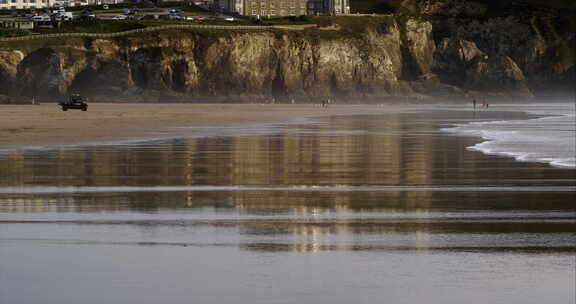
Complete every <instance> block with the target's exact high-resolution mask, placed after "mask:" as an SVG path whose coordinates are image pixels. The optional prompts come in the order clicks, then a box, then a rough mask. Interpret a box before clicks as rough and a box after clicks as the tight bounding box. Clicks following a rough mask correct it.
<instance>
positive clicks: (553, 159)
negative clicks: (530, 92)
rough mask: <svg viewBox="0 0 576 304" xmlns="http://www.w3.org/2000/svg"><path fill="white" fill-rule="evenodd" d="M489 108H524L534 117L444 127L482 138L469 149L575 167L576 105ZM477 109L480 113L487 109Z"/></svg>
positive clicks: (529, 160)
mask: <svg viewBox="0 0 576 304" xmlns="http://www.w3.org/2000/svg"><path fill="white" fill-rule="evenodd" d="M489 110H490V111H495V110H496V111H498V110H505V111H525V112H527V113H529V114H531V115H534V116H535V117H534V118H532V119H528V120H498V121H473V122H469V123H463V124H457V125H456V126H455V127H451V128H444V129H443V130H444V131H448V132H455V133H458V134H466V135H474V136H480V137H482V138H483V139H485V141H483V142H481V143H478V144H475V145H473V146H470V147H468V149H469V150H475V151H480V152H483V153H486V154H494V155H504V156H511V157H514V158H515V159H516V160H518V161H526V162H542V163H548V164H550V165H552V166H556V167H568V168H574V167H576V115H575V104H573V103H572V104H570V103H554V104H526V105H518V104H507V105H498V106H496V107H494V106H493V107H492V108H490V109H489ZM476 111H478V112H479V116H480V115H481V114H482V113H481V112H482V111H488V109H477V110H476Z"/></svg>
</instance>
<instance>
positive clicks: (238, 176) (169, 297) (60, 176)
mask: <svg viewBox="0 0 576 304" xmlns="http://www.w3.org/2000/svg"><path fill="white" fill-rule="evenodd" d="M527 118H533V117H529V116H528V115H526V114H522V113H512V112H496V111H494V112H490V113H489V112H485V113H471V112H469V111H466V112H465V111H455V110H452V111H437V112H433V113H404V114H390V115H384V116H354V117H333V118H329V119H318V120H313V121H301V122H296V123H294V122H292V123H285V124H283V123H279V124H266V125H255V126H252V127H246V126H244V127H242V128H238V129H237V130H236V131H237V132H229V133H227V134H226V135H220V136H215V135H213V134H211V133H210V132H212V131H213V130H209V132H208V131H207V134H206V135H210V136H206V137H198V136H196V137H194V138H188V139H186V138H180V139H170V140H158V141H153V142H139V143H130V144H115V145H101V146H85V147H67V148H61V149H36V150H21V151H14V152H9V153H4V154H0V303H2V304H4V303H105V302H109V303H132V302H138V303H160V302H165V303H352V302H355V303H356V302H357V303H375V302H390V303H417V302H431V303H462V302H466V303H523V304H525V303H573V302H574V301H575V300H576V296H575V292H576V291H575V288H574V286H575V284H576V278H575V271H574V267H575V266H576V261H575V253H576V225H575V224H576V214H575V209H574V208H575V205H574V203H573V201H574V200H575V199H576V188H575V185H576V170H575V169H570V168H557V167H552V166H549V165H547V164H544V163H531V162H517V161H515V160H514V159H513V158H507V157H501V156H498V155H484V154H482V153H481V152H478V151H471V150H469V149H468V148H469V147H471V146H474V145H476V144H478V143H480V142H481V139H480V138H478V137H462V136H454V134H447V133H446V132H443V131H441V129H443V128H449V127H452V126H453V125H454V124H462V123H466V122H470V121H474V122H480V123H481V122H485V121H490V120H503V119H506V120H521V119H527ZM195 131H196V133H195V134H197V133H198V132H197V131H198V130H195Z"/></svg>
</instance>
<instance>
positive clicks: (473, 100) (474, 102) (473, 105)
mask: <svg viewBox="0 0 576 304" xmlns="http://www.w3.org/2000/svg"><path fill="white" fill-rule="evenodd" d="M472 107H474V109H476V98H474V99H472Z"/></svg>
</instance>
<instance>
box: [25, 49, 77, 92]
mask: <svg viewBox="0 0 576 304" xmlns="http://www.w3.org/2000/svg"><path fill="white" fill-rule="evenodd" d="M14 87H15V90H16V92H17V94H18V95H19V96H39V97H48V98H56V97H59V96H61V95H62V94H64V93H65V92H66V87H67V84H66V83H65V80H64V73H63V70H62V66H61V57H60V56H59V54H57V53H56V52H55V51H54V50H52V49H50V48H41V49H38V50H36V51H34V52H32V53H30V54H28V55H27V56H26V57H25V58H24V59H23V60H22V61H21V62H20V63H18V66H17V74H16V81H15V84H14Z"/></svg>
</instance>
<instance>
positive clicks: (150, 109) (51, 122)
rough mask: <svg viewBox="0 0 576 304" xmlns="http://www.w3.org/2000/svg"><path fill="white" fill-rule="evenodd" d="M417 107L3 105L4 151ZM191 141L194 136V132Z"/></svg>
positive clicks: (0, 131)
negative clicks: (84, 109)
mask: <svg viewBox="0 0 576 304" xmlns="http://www.w3.org/2000/svg"><path fill="white" fill-rule="evenodd" d="M409 109H418V110H420V109H421V107H416V106H394V105H391V106H385V107H381V106H376V105H331V106H330V107H329V108H327V109H325V108H322V107H319V106H318V105H313V104H301V105H298V104H296V105H261V104H230V105H222V104H218V105H216V104H100V103H92V104H90V107H89V109H88V111H87V112H82V111H79V110H69V111H67V112H64V111H61V110H60V108H59V107H58V106H57V105H56V104H42V105H38V106H33V105H0V117H1V118H2V119H0V146H1V147H4V148H6V147H7V148H10V147H22V146H45V145H74V144H85V143H92V142H106V141H116V140H134V139H146V138H151V137H155V136H158V134H157V132H158V131H162V130H164V132H163V133H162V136H161V137H170V136H179V135H181V134H178V133H177V132H176V130H171V131H173V133H172V134H171V133H170V132H167V131H166V130H167V129H169V128H171V127H180V126H212V125H216V126H217V125H239V124H255V123H266V122H276V121H286V120H292V119H299V118H309V117H321V116H331V115H351V114H384V113H395V112H399V111H405V110H409ZM187 135H190V130H188V133H187Z"/></svg>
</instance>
